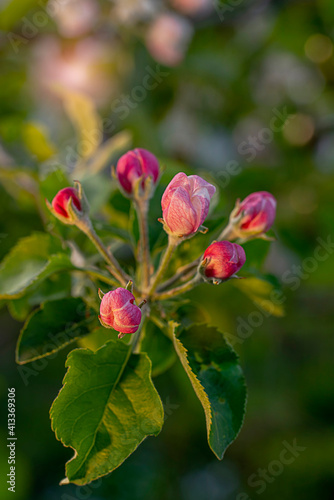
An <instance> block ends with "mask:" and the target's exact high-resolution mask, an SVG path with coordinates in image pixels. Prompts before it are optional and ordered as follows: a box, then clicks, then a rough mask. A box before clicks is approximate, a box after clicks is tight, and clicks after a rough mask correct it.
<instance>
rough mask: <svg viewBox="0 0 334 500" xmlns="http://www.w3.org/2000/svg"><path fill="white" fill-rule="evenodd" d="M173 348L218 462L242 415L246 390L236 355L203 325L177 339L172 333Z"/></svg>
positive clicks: (241, 420) (182, 333) (224, 341)
mask: <svg viewBox="0 0 334 500" xmlns="http://www.w3.org/2000/svg"><path fill="white" fill-rule="evenodd" d="M175 326H176V324H175V323H171V327H172V328H173V329H174V328H175ZM174 345H175V349H176V352H177V354H178V356H179V358H180V360H181V363H182V365H183V367H184V369H185V371H186V373H187V375H188V377H189V379H190V382H191V383H192V386H193V388H194V390H195V392H196V394H197V397H198V398H199V400H200V402H201V403H202V406H203V408H204V412H205V418H206V428H207V435H208V442H209V446H210V448H211V449H212V451H213V452H214V454H215V455H216V456H217V458H219V459H220V460H221V459H222V458H223V456H224V452H225V450H226V448H227V447H228V446H229V445H230V444H231V443H232V441H234V439H235V438H236V437H237V435H238V433H239V431H240V428H241V425H242V422H243V417H244V413H245V404H246V386H245V380H244V376H243V373H242V370H241V368H240V366H239V364H238V357H237V354H236V353H235V352H234V351H233V349H232V347H231V346H230V345H229V344H228V343H227V342H226V340H225V339H224V337H223V334H222V333H221V332H219V331H218V330H217V329H216V328H213V327H210V326H207V325H204V324H203V325H193V326H191V327H189V328H187V329H186V330H183V331H182V332H181V334H180V335H179V336H178V337H177V336H176V334H175V331H174Z"/></svg>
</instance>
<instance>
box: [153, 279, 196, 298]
mask: <svg viewBox="0 0 334 500" xmlns="http://www.w3.org/2000/svg"><path fill="white" fill-rule="evenodd" d="M201 281H202V278H201V276H200V275H199V274H198V273H197V274H196V276H194V278H193V279H192V280H190V281H188V282H187V283H184V284H183V285H180V286H178V287H176V288H172V290H168V291H167V292H163V293H156V294H155V295H154V296H153V300H154V301H157V300H166V299H170V298H172V297H176V296H177V295H181V294H182V293H186V292H189V290H192V289H193V288H194V287H195V286H197V285H199V284H200V283H201Z"/></svg>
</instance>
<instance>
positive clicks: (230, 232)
mask: <svg viewBox="0 0 334 500" xmlns="http://www.w3.org/2000/svg"><path fill="white" fill-rule="evenodd" d="M237 236H238V234H237V233H236V231H235V228H234V226H233V225H232V224H230V223H229V224H228V225H227V226H226V227H225V229H223V231H222V232H221V233H220V235H219V236H218V238H217V241H221V240H229V241H230V240H235V239H236V238H237Z"/></svg>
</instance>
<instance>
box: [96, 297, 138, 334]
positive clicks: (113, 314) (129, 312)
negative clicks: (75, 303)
mask: <svg viewBox="0 0 334 500" xmlns="http://www.w3.org/2000/svg"><path fill="white" fill-rule="evenodd" d="M134 301H135V297H134V295H133V294H132V293H131V292H130V291H129V290H126V289H125V288H116V290H112V291H111V292H108V293H106V294H105V295H104V296H103V298H102V301H101V304H100V316H99V319H100V321H101V323H102V324H103V326H106V327H110V328H114V330H117V331H118V332H121V333H135V332H136V331H137V330H138V327H139V325H140V321H141V310H140V309H139V307H138V306H136V304H135V303H134Z"/></svg>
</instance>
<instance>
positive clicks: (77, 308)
mask: <svg viewBox="0 0 334 500" xmlns="http://www.w3.org/2000/svg"><path fill="white" fill-rule="evenodd" d="M96 316H97V315H96V313H95V311H94V310H93V309H88V308H87V306H86V304H85V302H84V301H83V300H82V299H81V298H68V299H60V300H53V301H50V302H45V303H44V304H42V306H41V308H40V309H38V311H36V312H33V313H32V315H31V316H30V317H29V318H28V319H27V321H26V323H25V325H24V327H23V329H22V330H21V333H20V336H19V339H18V342H17V347H16V361H17V363H19V364H21V365H23V364H25V363H29V362H30V361H34V360H35V359H39V358H44V357H45V356H49V355H50V354H53V353H54V352H57V351H59V349H63V348H64V347H66V346H67V345H68V344H70V343H71V342H74V341H75V340H76V339H78V338H80V337H83V336H84V335H87V334H88V333H90V330H91V324H92V323H93V322H94V320H95V321H96Z"/></svg>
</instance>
